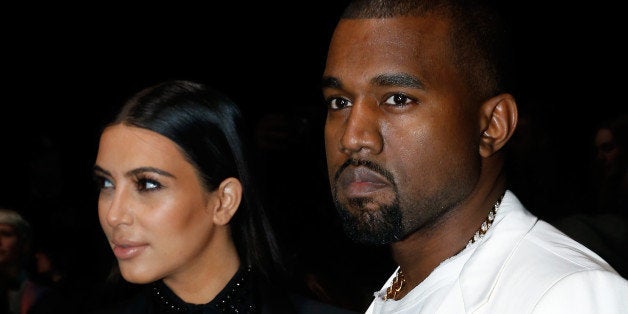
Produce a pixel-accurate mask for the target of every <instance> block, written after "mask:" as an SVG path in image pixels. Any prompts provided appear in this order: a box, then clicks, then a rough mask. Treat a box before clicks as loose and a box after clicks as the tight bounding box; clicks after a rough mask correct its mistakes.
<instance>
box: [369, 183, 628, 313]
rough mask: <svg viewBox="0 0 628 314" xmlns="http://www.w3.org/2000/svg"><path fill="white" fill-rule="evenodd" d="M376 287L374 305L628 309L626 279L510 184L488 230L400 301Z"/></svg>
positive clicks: (394, 308) (394, 309) (375, 308)
mask: <svg viewBox="0 0 628 314" xmlns="http://www.w3.org/2000/svg"><path fill="white" fill-rule="evenodd" d="M396 272H397V271H395V273H393V274H392V275H391V276H390V278H389V279H388V281H387V282H386V283H385V284H384V286H383V287H382V290H380V291H378V292H375V298H374V299H373V302H372V303H371V305H370V306H369V308H368V309H367V310H366V313H367V314H371V313H399V314H400V313H412V314H416V313H430V314H432V313H509V314H510V313H516V314H518V313H537V314H540V313H548V314H549V313H551V314H556V313H569V314H574V313H587V314H589V313H595V314H603V313H623V314H627V313H628V280H626V279H625V278H622V277H621V276H620V275H618V274H617V272H615V270H613V268H612V267H611V266H609V265H608V263H606V262H605V261H604V260H603V259H602V258H601V257H599V256H598V255H597V254H595V253H594V252H592V251H591V250H589V249H587V248H586V247H585V246H583V245H581V244H580V243H577V242H576V241H574V240H572V239H571V238H569V237H567V236H566V235H565V234H563V233H562V232H560V231H559V230H558V229H556V228H554V227H553V226H551V225H549V224H548V223H546V222H544V221H542V220H539V219H538V218H537V217H535V216H534V215H532V214H531V213H530V212H528V211H527V210H526V209H525V208H524V207H523V205H522V204H521V203H520V202H519V200H518V199H517V198H516V196H515V195H514V194H513V193H512V192H511V191H506V194H505V195H504V198H503V200H502V203H501V205H500V207H499V209H498V211H497V216H496V217H495V221H494V223H493V225H492V226H491V227H490V228H489V230H488V232H487V233H486V235H485V236H484V237H483V238H482V239H481V240H480V241H478V242H476V243H474V244H472V245H471V246H469V247H468V248H466V249H464V250H463V251H462V252H460V253H459V254H457V255H456V256H453V257H451V258H449V259H447V260H445V261H444V262H443V263H441V264H440V265H439V266H438V267H437V268H436V269H434V271H432V273H431V274H430V275H429V276H428V277H427V278H426V279H425V280H424V281H423V282H422V283H420V284H419V285H418V286H417V287H415V288H414V289H412V291H410V292H409V293H408V294H407V295H406V296H405V297H404V298H403V299H401V300H399V301H394V300H388V301H383V300H382V299H381V298H380V297H379V296H380V295H382V294H385V292H386V287H388V286H389V285H390V283H391V281H392V278H393V277H394V276H395V274H396Z"/></svg>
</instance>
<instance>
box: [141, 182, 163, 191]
mask: <svg viewBox="0 0 628 314" xmlns="http://www.w3.org/2000/svg"><path fill="white" fill-rule="evenodd" d="M159 188H161V184H160V183H159V182H157V181H155V180H152V179H139V180H138V181H137V189H138V190H139V191H154V190H158V189H159Z"/></svg>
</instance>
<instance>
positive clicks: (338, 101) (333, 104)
mask: <svg viewBox="0 0 628 314" xmlns="http://www.w3.org/2000/svg"><path fill="white" fill-rule="evenodd" d="M327 103H328V106H329V109H334V110H338V109H343V108H346V107H349V106H351V102H349V100H347V99H345V98H340V97H336V98H331V99H329V100H328V101H327Z"/></svg>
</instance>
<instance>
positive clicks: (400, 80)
mask: <svg viewBox="0 0 628 314" xmlns="http://www.w3.org/2000/svg"><path fill="white" fill-rule="evenodd" d="M371 83H372V84H375V85H379V86H397V87H410V88H420V89H423V88H424V85H423V83H422V82H421V80H419V79H418V78H416V77H414V76H412V75H409V74H406V73H395V74H380V75H378V76H376V77H374V78H373V79H372V80H371Z"/></svg>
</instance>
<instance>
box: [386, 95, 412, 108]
mask: <svg viewBox="0 0 628 314" xmlns="http://www.w3.org/2000/svg"><path fill="white" fill-rule="evenodd" d="M414 101H415V100H414V99H412V98H410V97H408V96H406V95H404V94H394V95H392V96H390V97H388V98H386V100H385V101H384V104H385V105H388V106H395V107H401V106H406V105H409V104H410V103H413V102H414Z"/></svg>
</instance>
